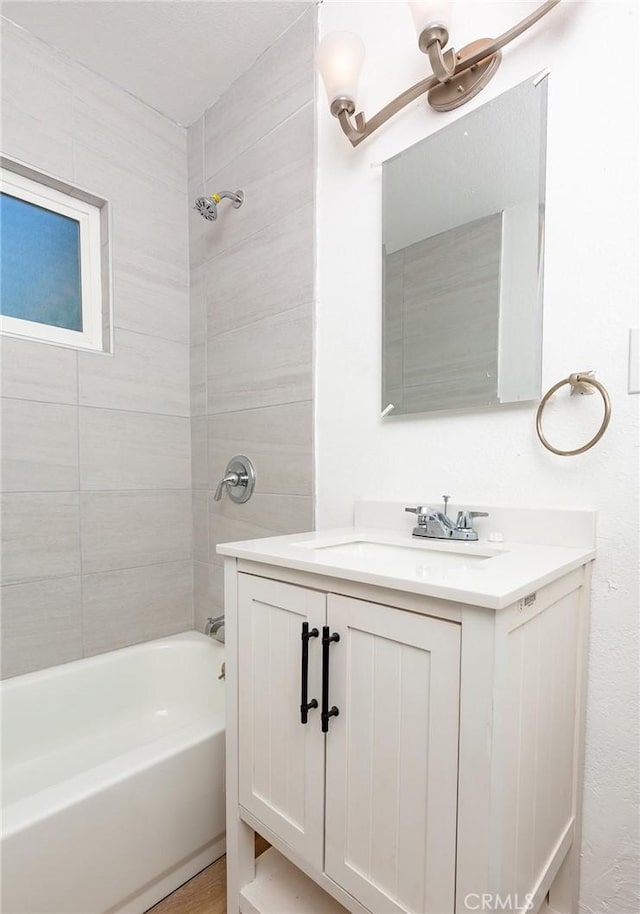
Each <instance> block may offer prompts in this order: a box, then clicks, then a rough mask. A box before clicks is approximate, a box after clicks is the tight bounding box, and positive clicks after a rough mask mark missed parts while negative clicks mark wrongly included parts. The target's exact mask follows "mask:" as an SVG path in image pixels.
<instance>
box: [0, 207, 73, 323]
mask: <svg viewBox="0 0 640 914" xmlns="http://www.w3.org/2000/svg"><path fill="white" fill-rule="evenodd" d="M0 244H1V248H0V252H1V258H0V261H1V263H0V313H2V314H6V315H7V316H9V317H18V318H20V319H21V320H25V321H34V322H35V323H38V324H48V325H49V326H52V327H64V328H65V329H67V330H78V331H81V330H82V289H81V282H80V280H81V275H80V223H79V222H77V220H75V219H69V218H68V217H67V216H62V215H61V214H60V213H54V212H52V211H51V210H48V209H44V208H43V207H41V206H36V205H35V204H33V203H27V202H26V201H25V200H20V199H18V198H17V197H12V196H11V195H10V194H5V193H3V194H1V195H0Z"/></svg>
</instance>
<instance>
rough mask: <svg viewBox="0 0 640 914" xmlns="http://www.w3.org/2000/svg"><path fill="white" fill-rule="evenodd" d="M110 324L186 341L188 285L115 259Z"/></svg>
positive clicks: (187, 329)
mask: <svg viewBox="0 0 640 914" xmlns="http://www.w3.org/2000/svg"><path fill="white" fill-rule="evenodd" d="M113 301H114V309H113V318H114V325H115V326H116V327H119V328H121V329H123V330H133V331H135V332H136V333H146V334H149V336H159V337H162V338H163V339H167V340H175V341H176V342H178V343H188V341H189V285H188V283H187V282H186V278H185V281H184V282H177V281H175V280H172V279H171V278H170V277H168V276H167V275H163V273H160V274H159V273H158V271H157V270H149V269H145V268H143V267H142V266H140V265H139V264H136V263H132V262H131V259H130V260H124V259H121V258H119V259H117V260H116V261H115V263H114V271H113Z"/></svg>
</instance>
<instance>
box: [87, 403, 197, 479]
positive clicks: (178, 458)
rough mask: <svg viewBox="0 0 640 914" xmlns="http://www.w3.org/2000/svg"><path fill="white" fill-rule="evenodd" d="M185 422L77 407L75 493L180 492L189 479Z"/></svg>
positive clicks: (186, 421)
mask: <svg viewBox="0 0 640 914" xmlns="http://www.w3.org/2000/svg"><path fill="white" fill-rule="evenodd" d="M190 451H191V447H190V440H189V420H188V419H187V418H186V417H185V418H182V417H176V416H159V415H153V414H148V413H133V412H125V411H122V410H110V409H92V408H90V407H81V408H80V488H81V489H83V490H100V489H106V490H115V489H184V488H186V487H187V486H188V485H189V483H190V479H191V457H190Z"/></svg>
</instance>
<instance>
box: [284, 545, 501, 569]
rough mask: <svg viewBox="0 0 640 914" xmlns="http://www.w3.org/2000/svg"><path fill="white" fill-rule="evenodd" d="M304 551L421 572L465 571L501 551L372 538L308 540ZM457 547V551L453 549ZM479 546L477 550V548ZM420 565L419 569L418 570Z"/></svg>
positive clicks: (318, 555)
mask: <svg viewBox="0 0 640 914" xmlns="http://www.w3.org/2000/svg"><path fill="white" fill-rule="evenodd" d="M296 546H299V547H301V548H303V549H313V551H314V553H315V554H316V558H318V559H320V561H322V559H323V558H326V560H327V561H328V562H336V561H337V562H339V563H340V564H342V562H343V561H345V562H349V563H351V564H354V563H355V564H358V565H360V564H374V565H375V566H376V567H377V568H379V569H382V568H384V567H385V566H389V565H392V566H394V567H397V566H399V565H401V566H407V565H411V566H414V568H415V570H419V571H421V572H424V571H429V570H435V569H447V568H451V569H456V568H457V569H460V570H462V569H464V568H469V567H472V566H474V567H477V566H478V565H479V564H480V563H482V562H486V561H487V560H488V559H491V558H493V557H494V556H495V555H498V554H499V553H498V552H497V551H490V550H483V551H481V552H480V551H478V550H477V545H476V544H474V545H472V546H471V548H470V547H469V545H468V544H460V543H455V544H454V543H451V542H447V541H446V540H443V541H433V542H431V541H430V542H429V543H427V542H422V541H415V542H409V543H397V542H394V543H390V542H380V541H378V540H370V539H362V538H360V539H353V540H347V541H339V542H335V541H334V542H327V543H318V542H317V541H308V542H301V543H296ZM452 547H453V548H452ZM474 547H475V548H474ZM416 566H417V568H416Z"/></svg>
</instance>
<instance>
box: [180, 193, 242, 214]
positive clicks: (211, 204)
mask: <svg viewBox="0 0 640 914" xmlns="http://www.w3.org/2000/svg"><path fill="white" fill-rule="evenodd" d="M224 197H226V198H227V199H229V200H231V203H232V205H233V208H234V209H239V208H240V207H241V206H242V201H243V200H244V194H243V192H242V191H241V190H237V191H236V192H235V193H233V191H231V190H221V191H220V193H219V194H211V196H210V197H198V198H197V200H196V203H195V206H194V207H193V208H194V209H195V210H197V211H198V212H199V213H200V215H201V216H202V218H203V219H208V220H209V222H215V220H216V219H217V218H218V203H220V201H221V200H222V199H223V198H224Z"/></svg>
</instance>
